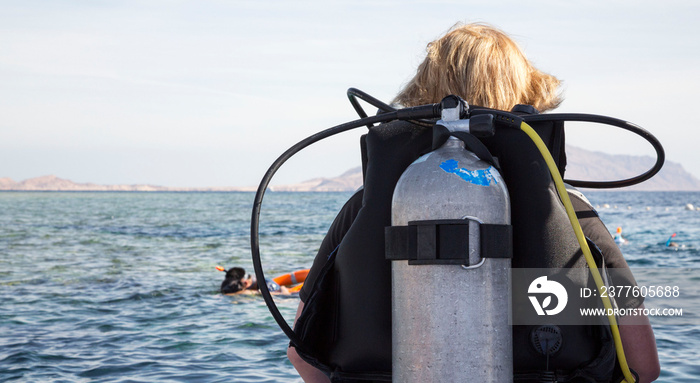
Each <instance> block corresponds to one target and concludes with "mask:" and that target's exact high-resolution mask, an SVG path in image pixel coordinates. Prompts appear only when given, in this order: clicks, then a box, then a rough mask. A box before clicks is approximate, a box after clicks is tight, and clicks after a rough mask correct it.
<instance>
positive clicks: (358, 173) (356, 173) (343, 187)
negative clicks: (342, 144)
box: [270, 166, 362, 192]
mask: <svg viewBox="0 0 700 383" xmlns="http://www.w3.org/2000/svg"><path fill="white" fill-rule="evenodd" d="M361 185H362V168H361V167H359V166H358V167H356V168H353V169H350V170H348V171H346V172H345V173H343V174H341V175H339V176H337V177H333V178H314V179H311V180H308V181H304V182H302V183H298V184H292V185H276V186H271V187H270V189H271V190H272V191H315V192H328V191H354V190H357V188H359V187H360V186H361Z"/></svg>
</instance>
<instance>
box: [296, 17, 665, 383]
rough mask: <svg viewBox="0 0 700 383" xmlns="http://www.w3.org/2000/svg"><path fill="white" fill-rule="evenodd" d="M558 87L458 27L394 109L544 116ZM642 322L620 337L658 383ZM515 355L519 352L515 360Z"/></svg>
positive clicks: (347, 211) (500, 43) (612, 260)
mask: <svg viewBox="0 0 700 383" xmlns="http://www.w3.org/2000/svg"><path fill="white" fill-rule="evenodd" d="M558 86H559V80H557V79H556V78H555V77H554V76H551V75H549V74H546V73H543V72H541V71H539V70H538V69H536V68H535V67H533V66H532V65H531V63H530V62H529V61H528V60H527V58H526V57H525V55H524V54H523V53H522V51H521V50H520V49H519V48H518V46H517V44H515V42H513V41H512V40H511V39H510V38H509V37H508V36H507V35H506V34H505V33H503V32H501V31H499V30H497V29H495V28H493V27H491V26H488V25H484V24H467V25H456V26H455V27H453V28H452V29H451V30H450V31H449V32H448V33H447V34H445V35H444V36H443V37H441V38H439V39H437V40H435V41H433V42H431V43H430V44H428V47H427V56H426V58H425V60H424V61H423V63H421V64H420V66H419V67H418V70H417V73H416V75H415V76H414V77H413V79H412V80H411V81H410V82H409V83H408V84H407V85H406V86H405V88H404V89H403V90H402V91H401V92H400V93H399V94H398V95H397V97H396V98H395V100H394V103H396V104H401V105H403V106H416V105H423V104H429V103H436V102H439V101H440V100H441V99H442V98H443V97H445V96H447V95H450V94H454V95H457V96H460V97H461V98H463V99H464V100H465V101H466V102H467V103H468V104H469V105H478V106H482V107H488V108H494V109H500V110H511V109H512V108H513V107H514V106H515V105H517V104H528V105H532V106H534V107H535V108H536V109H538V110H539V111H547V110H551V109H554V108H556V107H557V106H558V105H559V104H560V102H561V97H560V95H559V93H558ZM361 207H362V196H361V193H358V194H356V195H355V196H353V197H352V198H351V199H350V201H348V203H347V204H346V205H345V206H344V207H343V209H342V210H341V212H340V213H339V215H338V216H337V217H336V220H335V221H334V222H333V224H332V226H331V228H330V230H329V232H328V234H327V235H326V237H325V239H324V241H323V243H322V245H321V248H320V249H319V253H318V255H317V257H316V259H315V260H314V266H313V267H312V269H311V272H310V274H309V277H308V281H309V282H307V284H306V287H305V288H303V289H302V290H301V292H300V298H301V303H300V304H299V308H298V310H297V319H298V318H299V316H300V314H301V313H302V311H303V308H304V305H305V303H306V302H307V298H308V297H309V294H310V293H311V291H310V290H311V288H312V287H313V285H314V283H313V281H315V280H316V278H317V276H318V275H319V272H320V271H321V269H322V268H323V266H324V264H325V263H326V260H327V259H329V258H330V256H331V255H332V254H333V253H334V252H335V250H336V249H337V247H338V245H339V244H340V243H341V241H342V239H343V237H344V236H345V235H346V233H347V231H348V228H349V227H350V225H351V224H352V223H353V221H354V220H355V218H356V217H357V215H358V212H359V211H360V208H361ZM601 225H602V222H600V223H598V221H589V223H588V225H587V227H592V226H601ZM603 228H604V226H603ZM605 231H606V232H607V229H606V230H605ZM610 240H611V238H610ZM613 244H614V243H613ZM605 255H606V263H607V264H608V266H609V267H621V268H626V267H627V265H626V262H625V261H624V258H622V255H621V253H619V252H618V253H615V254H605ZM635 319H636V321H635V323H640V322H639V318H635ZM642 319H643V321H644V323H643V324H636V325H625V319H624V318H622V319H621V320H620V324H621V326H620V333H621V335H622V341H623V346H624V349H625V351H626V354H627V360H628V362H629V365H630V367H631V368H632V369H633V370H635V372H637V373H638V374H639V377H640V379H639V381H640V382H650V381H653V380H654V379H656V377H658V374H659V363H658V356H657V352H656V344H655V340H654V336H653V332H652V331H651V326H650V325H649V324H648V320H647V319H646V318H642ZM295 323H296V321H295ZM517 353H518V350H516V351H515V356H516V358H517ZM287 354H288V356H289V359H290V361H291V362H292V364H293V365H294V366H295V368H296V369H297V371H298V372H299V374H300V375H301V376H302V378H303V379H304V381H306V382H328V381H329V379H328V377H327V376H326V375H325V374H324V373H323V372H321V371H319V370H317V369H316V368H314V367H313V366H311V365H309V364H308V363H306V362H305V361H304V360H303V359H301V358H300V357H299V355H298V354H297V351H296V350H295V348H294V347H290V348H289V349H288V352H287Z"/></svg>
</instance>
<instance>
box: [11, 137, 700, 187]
mask: <svg viewBox="0 0 700 383" xmlns="http://www.w3.org/2000/svg"><path fill="white" fill-rule="evenodd" d="M566 150H567V161H568V163H567V166H566V174H565V178H567V179H575V180H590V181H603V180H608V181H610V180H619V179H624V178H630V177H633V176H636V175H638V174H641V173H643V172H645V171H646V170H647V169H649V168H650V167H651V166H652V165H653V164H654V161H655V159H654V158H652V157H649V156H629V155H611V154H606V153H601V152H592V151H588V150H584V149H581V148H577V147H572V146H567V149H566ZM360 185H362V169H361V168H360V167H357V168H354V169H350V170H348V171H346V172H345V173H343V174H341V175H339V176H336V177H330V178H326V177H319V178H314V179H310V180H307V181H303V182H301V183H297V184H291V185H272V186H271V187H270V191H273V192H290V191H294V192H308V191H312V192H331V191H353V190H356V189H357V188H359V187H360ZM256 189H257V186H243V187H240V186H231V187H203V188H194V187H192V188H187V187H167V186H156V185H143V184H138V185H98V184H93V183H76V182H73V181H70V180H66V179H62V178H59V177H57V176H54V175H48V176H42V177H36V178H31V179H27V180H24V181H20V182H17V181H14V180H12V179H10V178H0V191H140V192H151V191H155V192H158V191H174V192H177V191H179V192H188V191H255V190H256ZM610 190H621V191H625V190H644V191H698V190H700V180H698V179H697V178H695V177H694V176H693V175H692V174H690V173H688V172H687V171H686V170H685V169H683V166H681V165H680V164H678V163H675V162H671V161H666V163H665V164H664V167H663V169H661V171H660V172H659V173H658V174H656V175H655V176H654V177H652V178H651V179H649V180H647V181H646V182H643V183H641V184H639V185H635V186H631V187H626V188H621V189H610Z"/></svg>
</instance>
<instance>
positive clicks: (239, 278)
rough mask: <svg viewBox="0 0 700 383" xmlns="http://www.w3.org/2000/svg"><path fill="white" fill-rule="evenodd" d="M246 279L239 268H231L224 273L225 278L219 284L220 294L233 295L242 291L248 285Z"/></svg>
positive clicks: (243, 271) (242, 270)
mask: <svg viewBox="0 0 700 383" xmlns="http://www.w3.org/2000/svg"><path fill="white" fill-rule="evenodd" d="M248 279H249V278H246V274H245V270H244V269H243V268H241V267H232V268H230V269H229V270H228V271H227V272H226V278H225V279H224V281H223V282H221V288H220V290H221V293H222V294H234V293H237V292H239V291H241V290H244V289H245V288H247V287H248V286H250V283H248Z"/></svg>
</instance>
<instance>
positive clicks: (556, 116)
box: [521, 113, 666, 189]
mask: <svg viewBox="0 0 700 383" xmlns="http://www.w3.org/2000/svg"><path fill="white" fill-rule="evenodd" d="M521 118H522V119H523V121H526V122H533V121H579V122H594V123H599V124H604V125H610V126H615V127H618V128H621V129H624V130H627V131H629V132H632V133H634V134H636V135H638V136H640V137H642V138H643V139H645V140H646V141H647V142H648V143H649V144H651V146H652V147H653V148H654V150H655V151H656V163H655V164H654V166H652V167H651V168H650V169H649V170H647V171H646V172H644V173H642V174H640V175H638V176H635V177H632V178H627V179H623V180H618V181H581V180H569V179H566V180H564V181H565V182H566V183H568V184H569V185H572V186H576V187H585V188H593V189H612V188H621V187H625V186H631V185H636V184H638V183H641V182H644V181H646V180H648V179H649V178H651V177H653V176H654V175H655V174H656V173H658V172H659V170H661V167H663V165H664V161H665V159H666V155H665V153H664V148H663V146H661V143H660V142H659V140H658V139H656V137H654V136H653V135H652V134H651V133H649V132H648V131H647V130H645V129H644V128H642V127H641V126H637V125H635V124H633V123H631V122H627V121H624V120H619V119H617V118H612V117H606V116H599V115H596V114H582V113H551V114H535V115H529V116H521Z"/></svg>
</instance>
